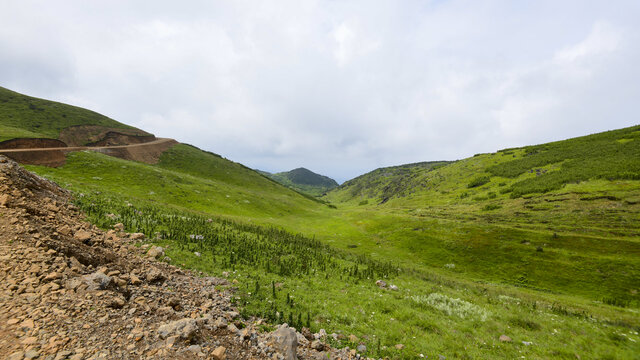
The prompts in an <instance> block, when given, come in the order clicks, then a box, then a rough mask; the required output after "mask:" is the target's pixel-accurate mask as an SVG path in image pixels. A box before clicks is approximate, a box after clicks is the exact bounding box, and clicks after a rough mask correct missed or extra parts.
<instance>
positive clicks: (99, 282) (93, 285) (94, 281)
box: [82, 271, 111, 290]
mask: <svg viewBox="0 0 640 360" xmlns="http://www.w3.org/2000/svg"><path fill="white" fill-rule="evenodd" d="M82 280H83V282H84V283H85V284H87V287H88V290H104V289H106V288H107V287H108V286H109V285H110V284H111V278H110V277H108V276H107V275H105V274H104V273H102V272H99V271H96V272H94V273H93V274H90V275H85V276H83V277H82Z"/></svg>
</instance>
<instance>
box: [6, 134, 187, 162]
mask: <svg viewBox="0 0 640 360" xmlns="http://www.w3.org/2000/svg"><path fill="white" fill-rule="evenodd" d="M177 143H178V142H177V141H175V140H174V139H168V138H158V139H156V140H153V141H149V142H144V143H139V144H128V145H112V146H68V147H43V148H38V147H32V148H23V149H0V155H5V156H8V157H10V158H12V159H13V160H15V161H17V162H19V163H22V164H30V165H44V166H51V167H58V166H62V165H64V163H65V162H66V157H65V155H66V154H67V153H70V152H74V151H84V150H91V151H97V152H100V153H103V154H106V155H110V156H114V157H117V158H121V159H126V160H133V161H140V162H144V163H147V164H155V163H157V162H158V161H159V159H160V155H162V153H163V152H165V151H166V150H167V149H169V148H170V147H172V146H173V145H175V144H177Z"/></svg>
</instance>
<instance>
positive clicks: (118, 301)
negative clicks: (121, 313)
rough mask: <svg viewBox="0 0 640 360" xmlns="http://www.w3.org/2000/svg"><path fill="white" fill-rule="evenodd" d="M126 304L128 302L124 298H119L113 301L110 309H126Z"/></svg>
mask: <svg viewBox="0 0 640 360" xmlns="http://www.w3.org/2000/svg"><path fill="white" fill-rule="evenodd" d="M126 303H127V302H126V301H125V300H124V299H123V298H121V297H119V296H117V297H114V298H113V299H111V302H110V303H109V307H112V308H114V309H122V307H124V305H125V304H126Z"/></svg>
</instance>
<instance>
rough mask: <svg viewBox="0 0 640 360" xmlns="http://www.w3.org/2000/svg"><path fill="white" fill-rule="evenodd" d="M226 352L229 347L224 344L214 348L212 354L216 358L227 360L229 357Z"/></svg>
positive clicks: (216, 359) (217, 359)
mask: <svg viewBox="0 0 640 360" xmlns="http://www.w3.org/2000/svg"><path fill="white" fill-rule="evenodd" d="M226 352H227V349H226V348H225V347H224V346H218V347H217V348H216V349H215V350H213V352H212V353H211V356H212V357H213V358H214V359H215V360H225V359H226V358H227V355H226Z"/></svg>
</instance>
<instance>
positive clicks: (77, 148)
mask: <svg viewBox="0 0 640 360" xmlns="http://www.w3.org/2000/svg"><path fill="white" fill-rule="evenodd" d="M167 142H175V140H173V139H169V138H157V139H156V140H153V141H149V142H146V143H140V144H129V145H113V146H67V147H55V148H27V149H0V153H15V152H31V151H83V150H106V149H128V148H134V147H140V146H151V145H160V144H164V143H167Z"/></svg>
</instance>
